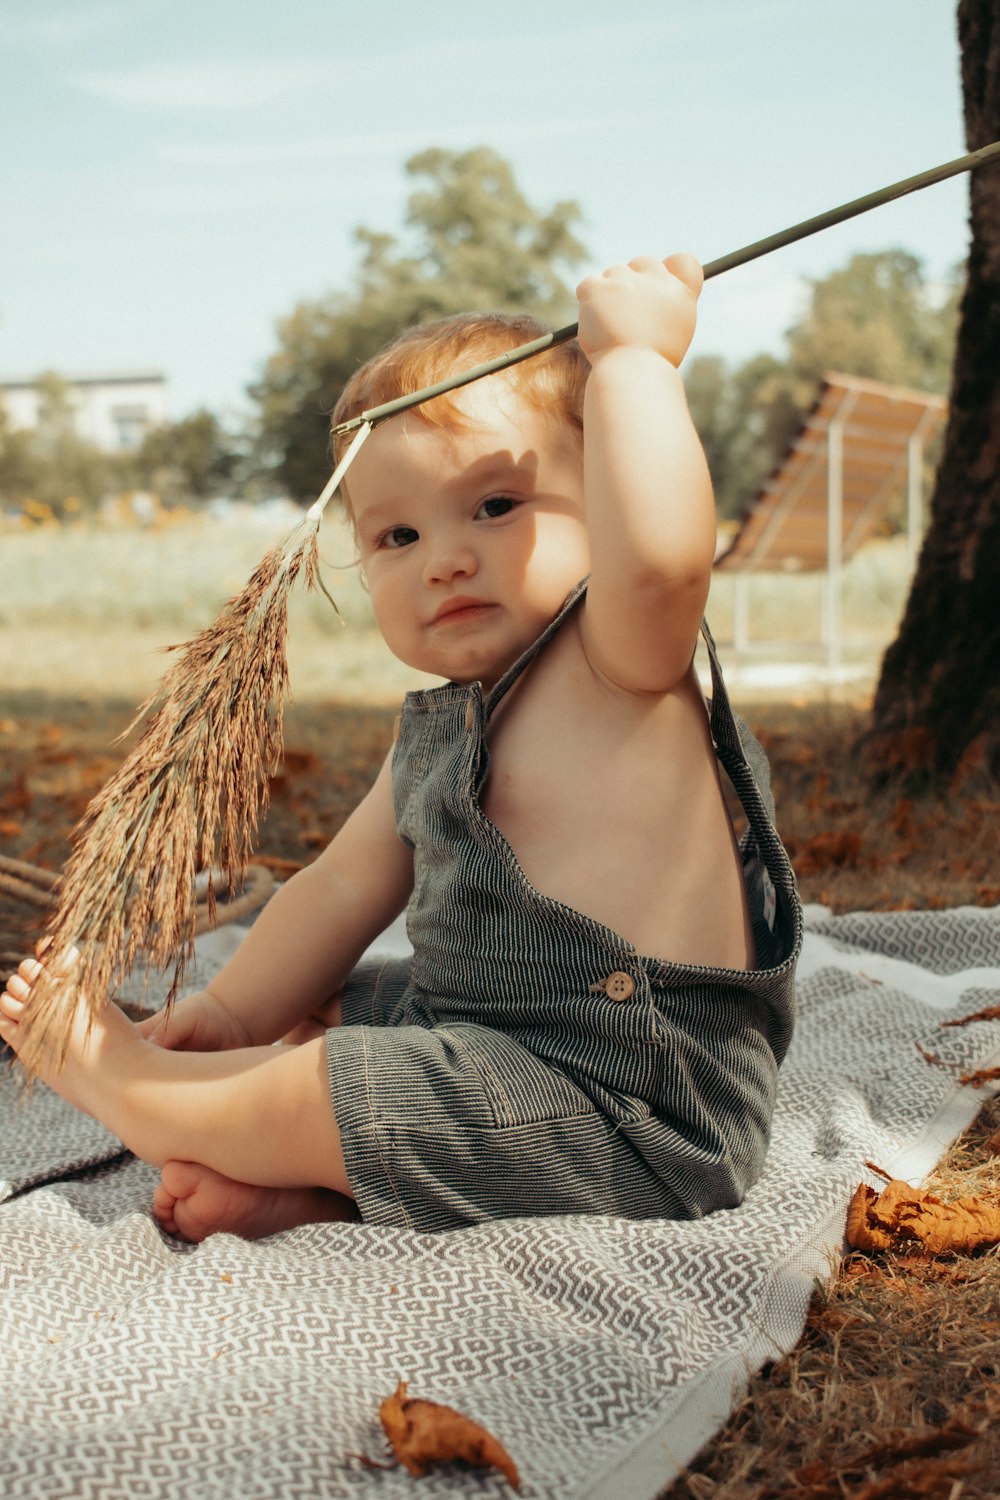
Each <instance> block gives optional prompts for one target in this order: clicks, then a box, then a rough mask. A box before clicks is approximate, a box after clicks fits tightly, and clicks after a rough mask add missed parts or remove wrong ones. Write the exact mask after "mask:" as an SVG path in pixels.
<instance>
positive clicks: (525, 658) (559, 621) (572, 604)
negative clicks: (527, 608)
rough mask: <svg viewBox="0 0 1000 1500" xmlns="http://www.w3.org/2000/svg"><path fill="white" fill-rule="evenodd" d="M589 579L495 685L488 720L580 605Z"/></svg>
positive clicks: (577, 588) (583, 580) (583, 582)
mask: <svg viewBox="0 0 1000 1500" xmlns="http://www.w3.org/2000/svg"><path fill="white" fill-rule="evenodd" d="M588 579H589V574H588V577H587V578H583V579H581V581H580V582H579V583H578V584H577V585H576V587H575V588H574V589H573V590H572V591H571V593H570V594H569V595H568V596H567V598H566V600H565V602H564V604H563V606H562V608H561V609H560V611H559V613H558V614H557V615H556V617H555V619H554V620H551V621H550V622H549V624H548V625H546V627H545V629H544V630H543V631H542V633H541V635H540V636H539V637H538V639H537V640H535V641H532V643H531V645H530V646H529V647H528V649H527V651H524V652H522V653H521V655H520V656H519V657H518V658H517V661H515V663H514V665H513V666H512V667H508V668H507V671H506V672H505V673H504V675H503V676H502V677H501V678H500V680H499V682H497V683H495V684H494V686H493V688H492V689H491V691H490V693H489V694H488V696H487V698H486V703H485V711H486V717H487V718H489V716H490V714H491V713H493V711H494V709H495V708H496V707H497V705H498V704H499V703H500V701H501V700H502V699H503V698H504V697H505V696H506V694H507V693H509V692H510V690H511V688H512V687H513V686H514V684H515V682H516V681H517V679H518V678H519V677H520V676H521V673H522V672H524V671H526V669H527V668H528V667H530V666H531V663H532V662H533V661H534V659H535V657H536V656H537V655H538V654H539V652H540V651H542V650H544V648H545V647H546V646H547V645H548V643H549V641H550V640H551V639H552V637H553V636H554V635H555V633H556V631H557V630H558V629H559V628H560V626H562V625H563V624H564V623H565V621H566V619H567V618H568V616H569V615H570V614H571V613H572V611H573V610H574V609H575V608H576V606H577V605H578V604H579V602H580V600H581V599H582V598H583V596H584V594H585V593H586V592H587V582H588Z"/></svg>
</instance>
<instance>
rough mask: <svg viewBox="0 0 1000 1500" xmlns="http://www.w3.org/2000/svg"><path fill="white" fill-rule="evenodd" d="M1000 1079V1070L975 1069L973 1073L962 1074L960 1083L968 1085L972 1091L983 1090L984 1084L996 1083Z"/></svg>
mask: <svg viewBox="0 0 1000 1500" xmlns="http://www.w3.org/2000/svg"><path fill="white" fill-rule="evenodd" d="M998 1078H1000V1068H975V1069H974V1070H973V1071H972V1072H971V1073H960V1074H959V1075H958V1081H959V1083H965V1084H968V1086H969V1088H970V1089H978V1088H982V1086H983V1084H984V1083H995V1082H996V1080H997V1079H998Z"/></svg>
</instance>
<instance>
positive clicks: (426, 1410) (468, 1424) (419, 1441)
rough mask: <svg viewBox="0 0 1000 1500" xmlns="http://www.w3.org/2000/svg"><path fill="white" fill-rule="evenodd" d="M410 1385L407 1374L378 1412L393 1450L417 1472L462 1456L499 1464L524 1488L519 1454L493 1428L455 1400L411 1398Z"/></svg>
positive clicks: (494, 1465) (484, 1463)
mask: <svg viewBox="0 0 1000 1500" xmlns="http://www.w3.org/2000/svg"><path fill="white" fill-rule="evenodd" d="M406 1386H407V1383H406V1381H405V1380H401V1381H400V1382H399V1384H398V1385H397V1387H396V1391H395V1394H394V1395H392V1396H387V1397H386V1399H385V1400H384V1401H383V1402H382V1404H381V1406H380V1407H379V1417H380V1418H381V1421H382V1426H383V1427H384V1429H385V1435H386V1437H387V1438H388V1439H389V1442H390V1444H391V1445H392V1451H393V1452H394V1453H395V1455H396V1457H397V1458H398V1460H399V1462H400V1463H401V1464H403V1466H404V1467H405V1468H406V1469H408V1470H409V1472H410V1473H411V1474H412V1475H413V1476H414V1477H415V1478H417V1479H419V1478H420V1477H421V1476H422V1475H424V1474H426V1473H427V1470H428V1468H429V1467H430V1465H431V1464H435V1463H448V1462H450V1461H451V1460H452V1459H456V1458H459V1459H461V1460H462V1461H463V1462H464V1463H467V1464H473V1465H474V1466H475V1467H476V1468H480V1469H499V1470H500V1472H501V1473H502V1474H503V1475H505V1476H506V1478H507V1479H508V1480H509V1481H510V1483H511V1484H512V1485H513V1487H514V1489H516V1490H517V1489H520V1487H521V1479H520V1476H519V1474H518V1472H517V1469H516V1467H515V1465H514V1460H513V1459H512V1458H511V1456H510V1454H509V1453H507V1451H506V1450H505V1449H504V1448H502V1447H501V1445H500V1444H499V1443H498V1442H497V1440H496V1438H495V1437H493V1435H492V1434H491V1433H489V1432H487V1431H486V1429H485V1428H484V1427H480V1426H479V1424H478V1423H477V1422H473V1421H472V1419H471V1418H470V1417H465V1416H463V1415H462V1413H461V1412H457V1411H454V1410H453V1408H452V1407H450V1406H439V1405H438V1403H437V1402H436V1401H418V1400H413V1399H410V1398H409V1397H408V1396H407V1394H406Z"/></svg>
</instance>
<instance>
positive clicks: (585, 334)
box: [577, 255, 715, 693]
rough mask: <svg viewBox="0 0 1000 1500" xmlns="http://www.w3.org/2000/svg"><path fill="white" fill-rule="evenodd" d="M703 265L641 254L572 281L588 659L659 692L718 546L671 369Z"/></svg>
mask: <svg viewBox="0 0 1000 1500" xmlns="http://www.w3.org/2000/svg"><path fill="white" fill-rule="evenodd" d="M701 284H702V271H701V267H700V265H699V264H698V262H697V261H696V260H695V259H694V258H693V257H692V256H689V255H674V256H671V257H670V258H669V259H668V260H666V261H658V260H653V259H649V258H638V259H636V260H633V261H630V262H629V264H628V265H627V266H615V267H613V268H612V269H611V270H609V271H605V272H604V274H603V275H601V276H590V277H588V278H587V279H586V280H585V281H583V282H581V283H580V286H579V287H578V288H577V296H578V299H579V305H580V343H581V346H582V347H583V349H584V352H585V353H586V355H587V357H588V359H589V360H590V364H591V373H590V377H589V379H588V382H587V392H586V399H585V404H584V494H585V499H586V507H587V526H588V531H589V535H590V548H591V560H592V571H591V581H590V588H589V590H588V595H587V605H586V611H585V615H584V619H583V622H582V628H583V630H584V642H585V646H586V649H587V653H588V656H589V658H590V660H591V662H592V663H593V665H594V666H595V668H596V669H597V670H598V671H600V672H601V673H602V674H603V675H604V676H606V677H607V678H608V679H610V680H611V681H612V682H613V683H615V684H617V685H618V686H620V687H623V688H625V689H627V690H629V691H633V692H654V693H662V692H666V691H669V689H670V688H671V687H673V686H674V685H675V684H676V683H677V682H678V681H679V680H680V679H681V678H682V677H683V676H684V674H685V673H686V671H687V669H688V667H689V666H690V663H691V658H692V655H693V653H694V648H695V644H696V642H697V636H698V628H699V625H700V622H701V617H702V613H703V610H704V607H705V600H706V598H707V596H708V585H709V580H710V577H711V569H712V560H713V557H714V554H715V505H714V500H713V497H712V485H711V480H710V478H709V473H708V465H707V463H706V461H705V455H704V452H703V451H702V446H701V443H700V441H699V439H698V435H697V433H696V432H695V430H694V426H693V424H692V422H691V418H690V415H689V413H688V408H687V401H686V398H685V395H684V387H683V385H682V382H681V377H680V374H679V371H678V366H679V365H680V362H681V360H682V358H683V357H684V354H685V352H686V350H687V347H688V345H689V343H690V341H691V337H692V335H693V333H694V327H695V313H696V304H697V300H698V295H699V293H700V291H701Z"/></svg>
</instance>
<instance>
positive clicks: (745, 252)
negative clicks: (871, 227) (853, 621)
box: [316, 141, 1000, 505]
mask: <svg viewBox="0 0 1000 1500" xmlns="http://www.w3.org/2000/svg"><path fill="white" fill-rule="evenodd" d="M991 162H1000V141H994V142H993V143H992V145H989V146H982V147H980V149H979V150H978V151H970V152H969V153H968V154H967V155H966V156H958V157H956V158H955V159H954V161H946V162H943V163H942V164H941V166H939V167H928V168H927V170H926V171H924V172H918V173H917V174H916V176H914V177H904V178H903V179H902V181H900V182H893V183H891V184H890V185H889V186H888V187H883V188H878V189H877V190H876V191H875V192H874V193H866V194H865V195H864V197H862V198H853V199H852V200H851V202H850V203H842V204H841V205H840V206H839V207H838V208H830V209H827V211H826V212H825V213H821V214H816V215H815V216H814V217H813V218H811V219H803V221H802V223H801V224H793V225H792V226H791V228H790V229H779V230H778V231H777V233H776V234H769V235H767V236H766V237H765V238H764V239H762V240H754V242H753V244H751V245H744V246H743V247H742V248H741V249H739V250H731V251H730V252H729V254H728V255H721V256H719V258H718V259H717V260H712V261H709V262H708V264H707V265H706V266H705V268H704V270H705V280H706V281H708V280H709V279H710V278H711V277H713V276H719V275H721V274H722V272H723V271H731V270H733V269H734V267H736V266H744V265H746V264H747V262H748V261H751V260H758V259H759V258H760V256H762V255H770V253H771V251H772V250H781V249H783V247H784V246H785V245H792V244H794V243H795V241H796V240H804V239H806V238H808V236H809V235H811V234H818V233H819V232H820V230H822V229H830V228H832V227H833V225H834V224H842V223H843V222H844V221H845V220H846V219H853V218H856V217H857V215H858V214H865V213H868V211H869V209H872V208H881V206H882V204H883V203H891V202H892V201H893V200H894V199H896V198H904V197H906V195H907V194H908V193H916V192H919V191H920V189H921V188H925V187H931V186H932V185H933V184H934V183H936V182H943V181H944V180H945V178H947V177H955V176H957V175H958V174H959V173H960V172H971V171H973V170H974V168H976V167H984V166H987V165H989V164H990V163H991ZM578 331H579V324H578V323H568V324H567V325H566V327H565V328H557V329H555V330H554V331H553V332H552V333H545V334H542V335H541V337H540V338H537V339H532V340H531V342H530V343H527V344H520V345H519V346H518V347H517V348H516V349H511V350H509V351H508V352H507V353H506V354H498V355H497V356H496V357H495V358H494V359H488V360H484V361H483V363H482V364H478V365H473V366H471V367H470V368H469V369H468V370H461V371H459V372H458V373H457V374H454V375H449V376H447V377H446V379H444V380H439V381H437V382H436V383H435V384H434V385H428V386H425V387H424V388H423V389H422V390H419V391H413V392H411V394H410V395H408V396H397V397H396V399H395V400H394V401H385V402H383V404H382V405H381V406H372V407H369V409H368V410H367V411H363V412H360V413H359V414H358V415H357V416H356V417H351V418H349V419H348V420H347V421H346V422H341V423H340V424H339V426H337V427H334V428H333V434H334V436H336V435H337V434H339V433H344V432H353V431H354V430H355V428H358V427H364V426H365V425H367V426H368V427H369V428H371V427H374V426H375V425H376V424H377V423H378V422H384V421H385V419H386V418H387V417H392V416H395V415H396V414H397V412H401V411H408V410H409V409H410V407H412V406H419V405H421V403H422V402H424V401H430V400H432V399H433V398H434V397H435V396H443V395H444V394H445V393H446V392H447V391H455V390H458V389H459V388H460V387H461V386H463V385H469V384H470V382H472V381H473V380H481V379H482V378H483V376H484V375H493V374H495V373H496V372H497V371H498V370H505V369H507V368H508V367H509V366H510V365H516V364H520V363H521V361H522V360H524V359H530V358H531V357H532V355H535V354H541V353H543V351H544V350H546V349H551V348H553V347H554V346H555V345H556V344H565V343H566V342H567V341H568V340H569V339H573V338H576V335H577V332H578ZM352 457H353V454H352V452H351V450H348V452H347V453H346V454H345V455H344V460H343V462H342V463H341V465H340V468H339V471H338V474H337V475H336V476H335V478H336V479H337V481H338V482H339V478H340V475H341V474H342V473H344V472H345V471H346V469H347V467H348V466H349V464H350V461H351V458H352ZM335 488H336V484H335V483H334V480H333V478H331V480H330V482H329V483H328V484H327V487H326V489H325V490H324V491H323V496H321V497H320V498H321V500H322V499H325V498H329V495H330V494H332V493H333V490H334V489H335ZM316 503H317V505H319V504H320V502H319V501H317V502H316Z"/></svg>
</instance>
